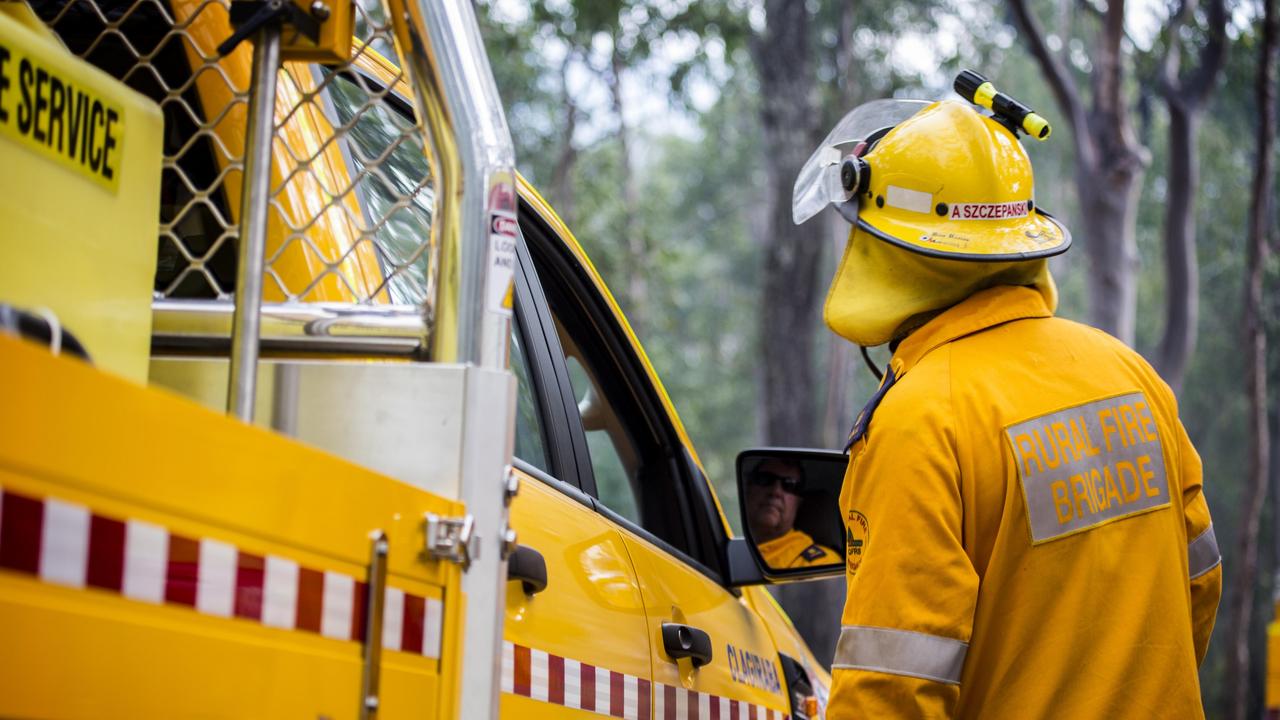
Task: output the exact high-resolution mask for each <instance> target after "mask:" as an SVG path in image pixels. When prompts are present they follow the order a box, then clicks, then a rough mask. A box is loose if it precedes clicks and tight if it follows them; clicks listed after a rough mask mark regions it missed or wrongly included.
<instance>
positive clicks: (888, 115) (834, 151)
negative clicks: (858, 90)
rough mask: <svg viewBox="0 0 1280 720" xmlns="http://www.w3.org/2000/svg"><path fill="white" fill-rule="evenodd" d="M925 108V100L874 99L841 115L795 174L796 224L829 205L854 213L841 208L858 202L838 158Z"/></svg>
mask: <svg viewBox="0 0 1280 720" xmlns="http://www.w3.org/2000/svg"><path fill="white" fill-rule="evenodd" d="M926 107H928V103H926V102H923V101H920V100H873V101H871V102H869V103H866V104H864V105H859V106H858V107H856V108H854V109H853V110H851V111H850V112H849V114H847V115H845V116H844V117H843V118H841V120H840V122H838V123H836V126H835V128H833V129H832V130H831V132H829V133H827V137H826V139H824V140H823V141H822V143H821V144H820V145H819V146H818V148H817V149H816V150H814V151H813V154H812V155H810V156H809V159H808V161H806V162H805V164H804V166H803V167H801V168H800V174H799V175H797V176H796V184H795V188H794V189H793V191H792V193H791V219H792V221H793V222H795V224H797V225H799V224H800V223H803V222H804V221H806V220H808V219H809V218H811V217H813V216H814V215H817V214H818V213H820V212H822V211H823V209H825V208H826V207H827V206H828V205H835V206H837V208H838V209H840V211H841V212H840V214H841V215H844V216H845V217H846V218H847V217H850V216H851V215H852V216H856V214H857V209H856V207H852V208H849V207H840V206H842V205H844V204H846V203H853V204H856V203H857V198H855V197H854V193H853V192H852V191H846V190H845V189H844V185H843V184H842V183H841V182H840V163H841V161H842V160H843V159H844V157H845V156H846V155H849V154H852V153H853V152H854V150H855V149H856V148H857V146H858V143H861V142H863V141H865V140H866V139H867V138H868V137H870V136H871V135H872V134H873V133H875V132H876V131H877V130H881V129H884V128H890V127H893V126H894V125H897V124H898V123H900V122H902V121H903V120H906V119H907V118H909V117H911V116H912V115H915V114H916V113H917V112H920V111H921V110H923V109H925V108H926Z"/></svg>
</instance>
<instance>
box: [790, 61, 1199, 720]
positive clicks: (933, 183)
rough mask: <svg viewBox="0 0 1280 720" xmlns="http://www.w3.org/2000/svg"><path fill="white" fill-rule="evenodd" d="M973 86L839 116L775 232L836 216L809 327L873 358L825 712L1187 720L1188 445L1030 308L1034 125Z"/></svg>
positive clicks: (1154, 382)
mask: <svg viewBox="0 0 1280 720" xmlns="http://www.w3.org/2000/svg"><path fill="white" fill-rule="evenodd" d="M984 82H985V81H984ZM957 85H958V89H960V88H959V83H957ZM975 94H976V95H977V96H978V97H977V99H978V101H979V104H983V105H985V106H987V107H988V108H990V107H992V105H993V104H994V106H995V110H996V112H995V113H993V114H991V115H987V114H984V113H979V112H978V111H977V110H976V109H975V108H973V107H972V106H971V105H969V104H967V103H961V102H955V101H946V102H938V103H933V104H928V105H925V104H922V103H903V102H899V101H880V102H877V103H873V104H872V105H871V106H864V107H861V108H858V109H855V110H854V111H853V112H851V113H850V114H849V115H848V116H846V117H845V118H844V120H842V121H841V123H840V124H839V125H837V127H836V129H835V130H833V132H832V134H831V135H830V136H829V137H828V138H827V140H826V141H824V143H823V145H822V146H820V147H819V149H818V151H817V152H815V153H814V156H813V157H812V158H811V159H810V161H809V163H807V164H806V166H805V167H804V169H803V170H802V171H801V175H800V177H799V178H798V180H797V184H796V193H795V198H794V200H795V202H794V204H793V213H794V216H795V219H796V222H797V223H799V222H803V221H804V220H806V219H807V218H808V217H811V216H812V215H814V214H816V213H817V212H818V211H819V210H821V209H822V208H823V207H825V206H826V205H833V206H835V208H836V209H837V210H838V211H839V212H840V213H841V215H842V216H843V217H845V218H846V219H847V220H848V221H849V222H850V223H851V224H852V225H853V228H852V230H851V232H850V234H849V238H848V243H847V246H846V248H845V251H844V256H843V258H842V260H841V262H840V265H839V268H838V269H837V271H836V275H835V278H834V280H833V282H832V285H831V288H830V291H829V294H828V296H827V299H826V305H825V309H824V316H825V320H826V322H827V324H828V326H829V327H830V328H831V330H832V331H834V332H835V333H836V334H838V335H840V336H841V337H843V338H845V339H847V340H849V341H851V342H853V343H856V344H858V345H860V346H863V347H864V348H865V347H867V346H876V345H881V344H884V343H888V344H889V348H890V349H891V351H892V359H891V361H890V363H889V366H888V368H887V369H886V370H885V371H884V373H883V379H882V382H881V384H880V387H879V389H878V390H877V391H876V392H875V393H874V395H873V397H872V399H871V400H870V402H869V403H868V404H867V406H866V407H865V408H863V410H862V412H861V413H859V415H858V417H857V419H856V421H855V423H854V427H853V430H852V432H851V433H850V437H849V447H848V452H849V456H850V460H849V468H848V471H847V473H846V475H845V480H844V486H843V489H842V491H841V495H840V511H841V516H842V519H843V521H844V523H845V529H846V536H847V538H848V547H847V548H846V563H845V566H846V579H847V581H848V582H847V584H848V596H847V599H846V603H845V608H844V612H843V616H842V628H841V633H840V638H839V642H838V645H837V649H836V653H835V659H834V662H833V665H832V676H833V686H832V694H831V700H830V705H829V708H828V712H827V717H828V718H830V719H831V720H846V719H848V718H925V717H928V718H979V717H980V718H984V720H1000V719H1002V718H1057V717H1071V718H1076V719H1078V720H1084V719H1088V718H1121V717H1160V718H1201V717H1203V711H1202V708H1201V700H1200V686H1199V680H1198V675H1197V669H1198V666H1199V664H1200V662H1201V661H1202V660H1203V659H1204V654H1205V649H1206V646H1207V645H1208V642H1209V635H1210V632H1211V631H1212V629H1213V623H1214V615H1215V612H1216V610H1217V604H1218V598H1219V594H1220V590H1221V582H1222V570H1221V558H1220V556H1219V552H1218V548H1217V543H1216V540H1215V538H1214V532H1213V526H1212V524H1211V521H1210V516H1209V508H1208V506H1207V504H1206V502H1205V497H1204V494H1203V490H1202V486H1201V466H1200V458H1199V456H1198V455H1197V454H1196V451H1195V449H1194V448H1193V447H1192V446H1191V443H1190V441H1189V440H1188V438H1187V433H1186V431H1185V430H1184V429H1183V426H1182V424H1181V422H1180V421H1179V419H1178V412H1177V405H1176V401H1175V398H1174V396H1173V393H1172V392H1171V391H1170V389H1169V387H1168V386H1167V385H1166V384H1165V383H1164V382H1163V381H1161V379H1160V378H1159V376H1157V375H1156V373H1155V371H1154V370H1152V368H1151V367H1150V366H1149V365H1148V364H1147V363H1146V362H1145V361H1144V360H1143V359H1142V358H1141V357H1140V356H1139V355H1138V354H1137V353H1135V352H1134V351H1132V350H1131V349H1129V348H1128V347H1126V346H1125V345H1123V344H1122V343H1120V342H1119V341H1117V340H1115V339H1114V338H1112V337H1110V336H1109V335H1107V334H1105V333H1103V332H1101V331H1098V330H1095V329H1093V328H1090V327H1087V326H1084V325H1080V324H1077V323H1074V322H1070V321H1067V320H1063V319H1059V318H1055V317H1054V310H1055V307H1056V305H1057V293H1056V289H1055V286H1054V282H1053V278H1052V277H1051V276H1050V274H1049V270H1048V266H1047V258H1048V257H1049V256H1052V255H1055V254H1058V253H1061V252H1063V251H1065V250H1066V249H1067V247H1068V246H1069V245H1070V243H1071V238H1070V235H1069V234H1068V232H1067V230H1066V229H1065V228H1064V227H1063V226H1062V225H1061V224H1059V223H1058V222H1057V221H1056V220H1055V219H1053V218H1052V217H1050V216H1049V215H1047V214H1045V213H1044V212H1043V211H1042V210H1040V208H1039V207H1037V206H1036V204H1035V202H1034V193H1033V185H1032V172H1031V164H1030V161H1029V160H1028V158H1027V155H1026V153H1025V151H1024V149H1023V147H1022V145H1021V143H1020V142H1019V139H1018V135H1017V134H1018V133H1019V132H1030V133H1033V134H1040V135H1042V136H1043V135H1047V134H1048V125H1047V123H1046V124H1044V125H1043V128H1042V129H1041V128H1039V125H1038V123H1039V122H1042V121H1039V120H1038V116H1035V117H1034V118H1030V119H1028V118H1027V117H1026V116H1024V115H1021V114H1020V110H1019V109H1021V110H1025V108H1023V107H1022V106H1020V105H1019V106H1016V107H1014V108H1013V110H1009V104H1008V103H1002V102H1001V101H1000V99H999V98H1005V99H1007V97H1006V96H1002V95H1001V96H999V97H998V98H997V100H996V102H995V103H992V102H990V100H991V97H992V96H993V95H995V93H994V89H993V88H990V86H989V84H986V85H985V86H983V87H982V88H981V91H980V92H978V93H973V92H970V93H969V94H968V98H969V99H972V98H974V96H975ZM982 100H987V102H985V103H983V102H981V101H982Z"/></svg>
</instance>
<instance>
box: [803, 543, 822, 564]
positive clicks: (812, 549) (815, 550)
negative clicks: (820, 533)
mask: <svg viewBox="0 0 1280 720" xmlns="http://www.w3.org/2000/svg"><path fill="white" fill-rule="evenodd" d="M823 554H824V553H823V552H822V548H820V547H818V544H817V543H814V544H812V545H810V546H809V547H807V548H805V549H804V552H802V553H800V557H802V558H804V559H805V560H817V559H818V558H820V557H822V556H823Z"/></svg>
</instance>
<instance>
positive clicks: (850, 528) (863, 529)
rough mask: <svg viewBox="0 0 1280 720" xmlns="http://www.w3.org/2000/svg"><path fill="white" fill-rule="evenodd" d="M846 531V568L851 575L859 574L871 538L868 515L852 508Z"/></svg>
mask: <svg viewBox="0 0 1280 720" xmlns="http://www.w3.org/2000/svg"><path fill="white" fill-rule="evenodd" d="M844 532H845V535H844V558H845V568H846V571H847V572H848V573H849V577H853V576H854V575H857V574H858V568H859V567H861V565H862V558H863V556H864V555H865V554H866V552H867V543H868V542H869V541H870V540H871V524H870V523H869V522H867V516H866V515H863V514H862V513H860V512H858V511H857V510H850V511H849V521H848V522H847V523H845V530H844Z"/></svg>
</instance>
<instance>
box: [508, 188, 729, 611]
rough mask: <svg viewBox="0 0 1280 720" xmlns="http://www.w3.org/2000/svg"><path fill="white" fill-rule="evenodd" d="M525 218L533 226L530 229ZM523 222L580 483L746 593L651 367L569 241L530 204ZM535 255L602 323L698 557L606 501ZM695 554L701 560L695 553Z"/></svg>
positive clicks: (629, 525) (630, 524)
mask: <svg viewBox="0 0 1280 720" xmlns="http://www.w3.org/2000/svg"><path fill="white" fill-rule="evenodd" d="M526 211H527V212H526ZM525 220H528V221H529V222H528V223H527V224H526V223H525V222H524V221H525ZM521 221H522V235H524V236H525V238H524V239H525V248H526V250H527V252H528V255H527V256H525V257H523V258H522V262H526V261H527V262H530V267H529V271H528V272H529V274H530V275H531V276H534V277H533V279H534V280H535V281H537V282H538V292H539V293H540V294H541V299H542V301H543V302H542V303H540V307H541V308H542V309H543V311H544V313H543V318H544V321H545V323H546V325H545V327H547V328H549V331H548V332H547V333H546V334H547V339H548V345H549V346H550V349H551V355H552V357H551V362H552V363H553V364H554V365H556V366H557V369H556V372H555V376H556V377H557V378H558V379H559V380H560V383H561V386H560V390H559V392H560V394H561V397H562V398H564V405H565V408H566V415H567V427H568V430H569V432H570V434H571V435H572V436H573V437H574V438H575V441H574V443H573V447H574V450H575V452H577V453H579V458H581V459H580V460H579V461H578V462H577V470H578V473H579V475H578V486H579V487H580V488H581V489H582V491H583V492H584V493H586V494H587V495H588V496H589V497H590V498H591V502H592V505H593V506H594V507H595V509H596V511H597V512H599V513H600V514H602V515H604V516H605V517H607V518H609V519H610V520H611V521H613V522H614V523H616V524H618V525H619V526H620V527H623V528H626V529H627V530H628V531H630V532H632V533H633V534H635V535H638V536H639V537H641V538H643V539H645V540H647V541H648V542H650V543H652V544H653V545H655V546H657V547H659V548H661V549H662V550H663V551H664V552H666V553H668V554H670V555H671V556H672V557H674V558H675V559H676V560H678V561H680V562H682V563H684V564H686V565H688V566H690V567H692V568H694V569H695V570H697V571H698V572H700V573H701V574H703V575H705V576H706V577H708V578H710V579H711V580H712V581H714V582H715V583H716V584H718V585H719V586H720V587H722V588H724V590H725V591H726V592H728V593H730V594H731V595H734V596H740V595H741V591H740V590H739V589H737V588H734V587H732V586H730V585H729V584H728V582H727V581H726V577H727V575H726V573H725V572H724V570H723V569H724V568H726V567H727V563H726V555H725V553H726V547H727V545H728V539H729V538H728V532H727V530H726V528H725V527H724V523H723V522H722V520H721V516H720V513H719V512H718V511H717V509H716V505H715V502H714V500H713V499H712V496H711V488H710V486H709V483H708V481H707V478H706V476H705V475H704V474H703V473H702V470H701V469H700V468H699V467H698V465H697V463H696V462H694V460H693V455H692V453H691V452H690V450H689V448H688V447H687V446H686V445H685V443H684V442H682V441H681V440H680V438H679V436H678V434H677V433H676V431H675V428H674V426H673V425H672V424H671V420H670V417H669V416H668V414H667V413H666V410H665V408H664V407H663V405H662V403H661V401H660V400H659V399H658V397H657V395H656V393H655V392H654V389H653V386H652V383H651V382H650V380H649V377H648V375H647V373H646V372H645V370H644V367H643V365H642V364H641V362H640V360H639V358H638V357H637V355H636V353H635V351H634V350H633V349H632V348H631V347H630V346H629V343H627V342H626V341H625V338H626V333H625V331H624V330H623V328H622V327H621V326H620V325H619V323H618V319H617V317H616V316H615V315H614V313H613V312H612V311H611V309H610V308H608V306H607V305H606V304H605V303H604V302H602V298H600V297H599V294H598V291H597V290H596V288H595V287H594V285H593V283H592V282H591V281H590V280H589V278H588V277H587V273H586V271H585V268H583V267H582V264H581V262H580V261H579V260H578V259H577V257H575V256H574V254H573V252H572V251H571V250H570V249H569V245H568V243H566V242H565V240H564V239H563V238H561V237H560V235H559V233H558V232H557V231H556V230H555V229H554V228H553V227H552V224H551V223H550V222H548V220H547V219H546V218H545V217H543V216H542V214H541V213H540V212H539V211H538V210H537V209H536V208H534V207H532V206H531V205H529V204H528V203H526V202H525V201H524V200H521ZM526 225H527V226H526ZM534 253H537V254H538V256H539V259H540V260H541V261H543V262H544V263H545V265H546V267H547V268H548V269H549V270H550V271H551V272H553V273H555V274H556V275H557V277H556V278H555V279H554V280H555V281H559V282H562V283H566V284H567V285H568V286H569V292H570V294H571V295H573V296H574V298H575V299H576V300H577V301H579V302H580V303H581V304H582V305H583V307H582V311H583V312H584V313H585V314H587V315H588V316H589V317H590V319H591V322H592V323H593V324H595V326H596V329H597V331H596V335H597V336H599V337H600V338H602V339H603V340H604V342H605V344H606V349H607V351H608V352H609V354H610V355H611V356H612V360H613V364H614V365H615V366H616V368H617V369H618V370H619V371H620V372H621V373H622V376H623V379H624V380H625V383H626V385H627V389H628V390H629V391H630V392H631V393H632V395H633V396H634V399H635V401H636V404H637V405H639V407H640V411H641V414H642V416H643V420H644V422H646V423H648V424H649V425H650V430H651V432H652V435H653V436H654V437H656V438H657V439H658V441H659V443H660V444H661V445H662V447H663V450H664V453H665V454H666V455H667V459H668V462H669V463H670V464H671V472H672V474H673V476H674V479H675V482H676V484H677V486H678V488H679V492H678V493H677V494H678V498H677V499H678V500H679V508H678V509H679V511H680V518H681V523H682V525H683V527H684V531H685V537H686V538H688V539H689V542H690V544H691V545H693V547H691V548H690V550H691V552H686V551H684V550H682V549H680V548H677V547H675V546H673V545H672V544H671V543H669V542H667V541H666V540H664V539H663V538H660V537H658V536H657V535H656V534H654V533H653V532H651V531H650V530H648V529H647V528H645V527H643V526H641V525H640V524H638V523H636V522H634V521H632V520H631V519H629V518H626V517H624V516H622V515H621V514H619V513H618V512H616V511H614V510H613V509H612V508H610V507H608V506H606V505H605V504H603V503H602V502H600V501H599V500H598V488H597V486H596V480H595V474H594V471H593V469H592V465H591V458H590V454H589V451H588V449H587V442H586V432H585V430H584V429H583V427H582V419H581V416H580V415H579V414H578V411H577V396H576V394H575V393H574V389H573V387H572V385H571V383H570V381H569V372H568V368H567V365H566V361H565V354H564V350H563V348H562V347H561V344H560V341H559V336H558V335H557V334H556V331H555V324H554V321H552V320H551V314H550V306H549V303H547V302H546V300H545V298H546V296H545V292H544V291H543V290H542V284H543V281H542V279H541V278H539V277H537V272H538V271H537V264H536V263H533V262H532V260H533V254H534ZM694 553H696V554H697V555H698V556H701V557H697V556H695V554H694ZM703 558H705V560H704V559H703Z"/></svg>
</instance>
